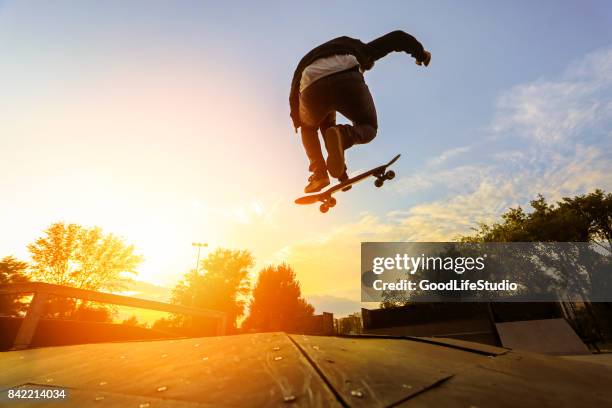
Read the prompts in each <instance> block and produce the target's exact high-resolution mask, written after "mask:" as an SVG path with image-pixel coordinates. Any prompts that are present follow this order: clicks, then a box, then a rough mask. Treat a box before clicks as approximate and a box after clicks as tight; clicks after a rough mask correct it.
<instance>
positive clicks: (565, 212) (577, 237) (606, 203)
mask: <svg viewBox="0 0 612 408" xmlns="http://www.w3.org/2000/svg"><path fill="white" fill-rule="evenodd" d="M530 204H531V207H532V208H533V211H532V212H530V213H526V212H525V211H523V209H522V208H521V207H517V208H511V209H509V210H508V211H507V212H506V213H505V214H503V215H502V221H501V222H498V223H493V224H491V225H487V224H482V225H480V226H479V227H478V228H476V229H475V230H474V231H475V232H474V234H472V235H468V236H464V237H461V238H460V240H461V241H463V242H591V243H592V244H593V245H597V246H598V247H599V248H600V249H602V250H603V253H604V255H605V256H602V257H600V258H598V259H596V262H595V263H591V264H589V265H588V267H587V268H584V271H585V273H586V274H587V276H588V279H587V280H586V282H588V283H590V287H586V288H584V289H585V292H591V293H594V292H599V293H607V294H609V293H610V291H612V286H611V285H610V282H611V278H610V273H612V272H611V268H612V267H611V265H612V194H610V193H608V194H606V193H605V192H604V191H603V190H600V189H597V190H595V191H594V192H592V193H589V194H586V195H579V196H576V197H571V198H570V197H565V198H563V199H562V200H561V201H558V202H557V203H555V204H549V203H548V202H546V200H545V198H544V197H542V196H541V195H540V196H538V198H537V199H536V200H533V201H531V202H530ZM583 251H584V250H582V251H578V252H576V253H570V252H569V251H568V253H563V252H558V253H555V254H554V256H548V257H547V256H546V254H539V256H540V257H543V258H544V257H547V258H548V260H547V261H548V262H547V264H557V265H560V266H558V267H557V268H555V269H557V270H559V271H561V272H562V273H561V275H562V278H563V280H564V281H565V282H570V283H571V281H572V279H576V278H577V277H578V274H577V273H576V268H575V266H576V265H580V264H581V261H583V260H585V259H593V257H588V256H585V255H586V254H585V253H581V252H583ZM554 257H557V258H558V259H557V260H556V262H555V260H554V259H552V258H554ZM569 258H571V259H569ZM567 266H570V268H567ZM584 281H585V280H580V279H578V281H577V282H576V283H575V286H574V287H571V286H570V287H571V288H572V289H573V290H576V288H577V289H578V291H582V290H583V288H581V287H579V286H580V285H583V282H584ZM583 286H584V285H583ZM576 304H577V305H578V306H579V308H576ZM562 305H563V306H564V307H565V308H566V309H567V310H570V311H571V313H573V314H574V315H575V316H576V319H575V322H574V324H575V327H576V328H577V331H578V332H579V334H580V335H581V337H583V338H589V339H591V340H592V339H600V340H601V339H603V338H608V340H609V339H612V319H611V318H610V316H612V304H611V303H608V302H600V303H591V302H590V301H589V300H588V298H584V300H583V302H578V303H574V302H562ZM579 317H580V318H582V319H583V320H584V321H582V322H581V321H579V320H578V318H579Z"/></svg>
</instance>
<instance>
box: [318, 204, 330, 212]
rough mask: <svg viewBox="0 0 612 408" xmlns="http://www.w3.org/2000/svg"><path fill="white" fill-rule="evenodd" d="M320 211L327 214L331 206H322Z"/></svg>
mask: <svg viewBox="0 0 612 408" xmlns="http://www.w3.org/2000/svg"><path fill="white" fill-rule="evenodd" d="M319 211H321V212H322V213H326V212H328V211H329V206H328V205H327V204H321V206H320V207H319Z"/></svg>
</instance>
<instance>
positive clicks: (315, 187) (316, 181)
mask: <svg viewBox="0 0 612 408" xmlns="http://www.w3.org/2000/svg"><path fill="white" fill-rule="evenodd" d="M308 181H309V183H308V184H307V185H306V187H304V192H305V193H306V194H310V193H316V192H318V191H321V189H322V188H323V187H326V186H329V177H327V174H317V173H313V174H311V175H310V177H308Z"/></svg>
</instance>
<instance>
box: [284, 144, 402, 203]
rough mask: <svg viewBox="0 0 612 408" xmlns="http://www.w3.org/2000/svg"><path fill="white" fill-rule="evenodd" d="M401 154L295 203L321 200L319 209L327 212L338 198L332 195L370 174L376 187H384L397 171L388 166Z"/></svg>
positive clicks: (301, 198) (346, 189)
mask: <svg viewBox="0 0 612 408" xmlns="http://www.w3.org/2000/svg"><path fill="white" fill-rule="evenodd" d="M400 156H401V155H400V154H398V155H397V156H395V157H394V158H393V159H391V161H390V162H389V163H387V164H383V165H382V166H378V167H375V168H373V169H371V170H368V171H366V172H364V173H361V174H358V175H356V176H354V177H351V178H349V179H348V180H346V181H344V182H342V183H339V184H336V185H334V186H331V187H328V188H327V189H326V190H323V191H321V192H319V193H314V194H308V195H306V196H303V197H300V198H298V199H296V200H295V203H296V204H300V205H307V204H315V203H318V202H320V203H321V205H320V206H319V210H321V212H322V213H326V212H327V211H329V209H330V208H332V207H334V206H335V205H336V199H335V198H334V197H332V195H333V194H335V193H337V192H338V191H348V189H350V187H351V186H352V185H353V184H357V183H359V182H360V181H363V180H365V179H367V178H368V177H370V176H373V177H375V178H376V180H375V181H374V185H375V186H376V187H382V186H383V184H384V183H385V181H386V180H392V179H393V178H394V177H395V172H394V171H393V170H387V168H388V167H389V166H391V165H392V164H393V163H395V162H396V161H397V159H399V158H400Z"/></svg>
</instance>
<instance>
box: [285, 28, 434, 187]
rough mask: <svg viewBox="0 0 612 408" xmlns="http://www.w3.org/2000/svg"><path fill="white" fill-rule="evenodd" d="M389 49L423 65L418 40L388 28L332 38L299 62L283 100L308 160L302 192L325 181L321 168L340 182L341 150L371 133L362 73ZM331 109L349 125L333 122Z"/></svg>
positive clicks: (372, 112)
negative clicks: (374, 34)
mask: <svg viewBox="0 0 612 408" xmlns="http://www.w3.org/2000/svg"><path fill="white" fill-rule="evenodd" d="M392 51H403V52H406V53H408V54H410V55H412V57H414V58H415V60H416V64H417V65H425V66H428V65H429V61H430V60H431V54H430V53H429V52H428V51H426V50H425V49H424V48H423V46H422V45H421V43H420V42H418V41H417V39H416V38H414V37H413V36H411V35H410V34H406V33H405V32H403V31H399V30H398V31H393V32H390V33H389V34H386V35H383V36H382V37H380V38H377V39H375V40H373V41H371V42H369V43H363V42H361V41H360V40H358V39H355V38H350V37H338V38H335V39H333V40H330V41H328V42H326V43H324V44H321V45H319V46H318V47H316V48H314V49H313V50H311V51H310V52H309V53H308V54H306V55H305V56H304V57H303V58H302V60H301V61H300V62H299V64H298V66H297V68H296V70H295V73H294V74H293V80H292V82H291V94H290V95H289V105H290V107H291V119H292V120H293V125H294V127H295V130H296V132H297V129H298V128H301V133H302V143H303V145H304V149H305V150H306V155H307V156H308V160H309V161H310V166H309V170H310V171H311V172H312V174H311V175H310V177H309V178H308V185H307V186H306V187H305V188H304V192H305V193H314V192H317V191H320V190H321V189H322V188H323V187H325V186H327V185H329V177H328V175H327V172H328V171H329V174H330V175H331V176H333V177H336V178H338V179H339V180H340V181H343V180H346V179H347V178H348V176H347V174H346V166H345V163H344V151H345V150H346V149H348V148H350V147H351V146H353V145H354V144H364V143H369V142H370V141H372V139H374V137H375V136H376V130H377V128H378V123H377V119H376V108H375V107H374V101H373V100H372V95H370V91H369V89H368V86H367V85H366V84H365V81H364V79H363V72H364V71H367V70H369V69H371V68H372V66H373V65H374V62H375V61H377V60H379V59H380V58H382V57H384V56H385V55H387V54H389V53H390V52H392ZM336 112H340V113H341V114H342V115H344V116H345V117H347V118H348V119H349V120H350V121H351V122H352V123H353V124H352V125H336ZM319 129H320V130H321V134H322V135H323V141H324V142H325V148H326V150H327V163H326V162H325V160H324V159H323V154H322V152H321V143H320V141H319V136H318V133H317V131H318V130H319Z"/></svg>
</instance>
